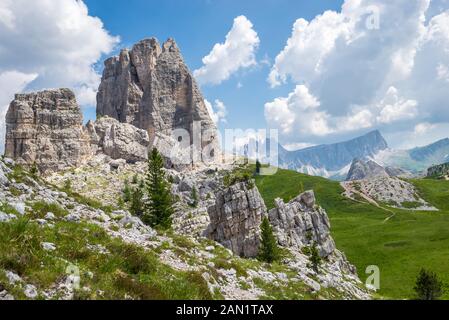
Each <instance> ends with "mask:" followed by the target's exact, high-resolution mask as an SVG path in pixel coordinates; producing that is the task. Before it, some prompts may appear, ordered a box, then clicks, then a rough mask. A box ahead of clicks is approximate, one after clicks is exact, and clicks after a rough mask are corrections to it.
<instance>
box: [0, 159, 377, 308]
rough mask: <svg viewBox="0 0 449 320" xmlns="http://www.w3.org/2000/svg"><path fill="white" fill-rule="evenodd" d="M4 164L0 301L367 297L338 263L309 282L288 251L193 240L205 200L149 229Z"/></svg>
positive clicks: (0, 176) (298, 257) (0, 165)
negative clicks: (240, 251) (253, 255)
mask: <svg viewBox="0 0 449 320" xmlns="http://www.w3.org/2000/svg"><path fill="white" fill-rule="evenodd" d="M5 161H6V162H3V161H2V160H0V300H3V299H45V300H54V299H82V300H86V299H88V300H90V299H94V300H98V299H100V300H102V299H114V300H122V299H145V300H146V299H187V300H192V299H193V300H202V299H236V300H242V299H243V300H245V299H250V300H252V299H295V300H297V299H299V300H303V299H362V298H367V297H369V296H367V295H366V293H365V291H364V289H363V286H362V284H361V283H360V282H359V281H358V279H357V277H356V275H354V274H353V273H352V271H351V272H344V273H343V271H342V273H339V272H340V271H338V269H336V266H335V265H334V263H335V264H341V263H345V260H344V259H342V258H341V257H337V256H336V257H335V259H337V260H335V261H330V260H329V262H328V261H326V262H323V263H322V264H321V266H320V274H316V273H313V271H312V270H311V269H310V268H309V262H308V257H307V256H306V255H305V254H301V253H300V252H298V251H295V250H289V251H286V252H285V257H284V258H283V259H282V261H281V262H279V263H272V264H267V263H262V262H260V261H258V260H256V259H250V258H240V257H239V256H238V255H235V254H233V252H232V251H231V250H229V249H226V248H225V247H224V246H223V245H221V244H219V243H218V242H215V241H212V240H209V239H206V238H205V237H198V236H195V235H194V232H195V231H194V227H195V224H196V225H197V226H198V223H199V224H201V223H202V222H201V221H202V220H201V219H202V218H203V216H202V215H201V213H202V210H203V209H202V207H201V206H203V205H205V204H206V203H207V202H208V200H207V199H206V200H204V201H205V202H203V201H200V205H199V208H192V207H189V206H184V202H183V201H182V200H179V201H178V203H177V208H178V209H177V213H176V217H175V219H174V220H175V221H174V226H173V229H169V230H167V231H158V230H155V229H152V228H151V227H149V226H146V225H144V224H143V223H142V221H141V220H140V219H139V218H138V217H136V216H131V215H130V213H129V212H128V211H125V210H120V209H118V208H115V205H108V206H104V205H102V202H101V201H99V200H100V199H98V198H96V199H90V198H87V197H86V196H83V195H81V194H78V193H77V192H75V191H74V190H73V189H72V187H71V186H70V185H67V184H66V185H65V186H63V187H57V186H55V185H53V184H51V183H48V182H46V181H45V180H43V179H42V178H41V177H39V176H36V175H33V174H31V173H29V172H27V171H25V170H24V169H23V168H22V167H21V166H19V165H16V164H14V163H13V162H12V161H11V160H5ZM97 172H99V170H97ZM68 174H69V175H71V174H70V173H68ZM201 174H202V173H201V172H200V173H197V176H196V178H195V180H196V181H198V180H200V179H199V178H198V177H199V176H201ZM109 175H110V176H116V173H115V172H114V171H111V172H110V173H109ZM75 177H76V176H75V175H73V178H75ZM81 180H84V178H81ZM192 181H193V180H192ZM208 181H209V182H210V178H209V180H208ZM184 183H185V181H184ZM174 186H177V185H174ZM239 186H240V185H239V184H237V185H235V186H234V189H235V188H239ZM184 187H185V184H184ZM234 189H231V188H230V189H229V190H230V191H232V190H234ZM230 191H228V192H230ZM254 192H257V189H255V188H254ZM242 195H243V196H244V197H246V196H247V195H246V194H245V193H243V194H242ZM179 196H182V194H179ZM213 202H215V201H213ZM243 211H244V209H242V210H241V212H243ZM206 224H208V219H207V221H206ZM329 259H330V258H329ZM345 267H349V264H348V263H346V266H345ZM312 273H313V274H312ZM326 281H328V282H326ZM78 285H79V286H78Z"/></svg>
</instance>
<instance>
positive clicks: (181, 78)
mask: <svg viewBox="0 0 449 320" xmlns="http://www.w3.org/2000/svg"><path fill="white" fill-rule="evenodd" d="M97 115H98V116H104V115H107V116H110V117H112V118H115V119H117V120H119V121H120V122H126V123H130V124H133V125H134V126H136V127H138V128H141V129H145V130H147V131H148V133H149V136H150V140H154V138H155V135H156V133H162V134H165V135H170V134H171V132H172V130H173V129H178V128H183V129H186V130H187V131H188V132H189V133H190V135H191V138H192V124H193V122H194V121H201V131H202V132H204V131H206V130H213V131H215V129H216V127H215V124H214V123H213V121H212V119H211V118H210V116H209V113H208V111H207V108H206V106H205V104H204V99H203V96H202V95H201V93H200V90H199V88H198V86H197V84H196V82H195V80H194V78H193V77H192V75H191V73H190V71H189V69H188V67H187V66H186V64H185V63H184V60H183V58H182V56H181V53H180V51H179V49H178V47H177V45H176V43H175V41H174V40H172V39H169V40H167V42H165V43H164V44H163V45H162V47H161V46H160V45H159V43H158V42H157V40H156V39H154V38H151V39H145V40H142V41H140V42H138V43H137V44H135V45H134V46H133V47H132V49H131V50H128V49H124V50H122V51H121V52H120V55H119V56H118V57H112V58H110V59H108V60H106V61H105V69H104V72H103V77H102V81H101V84H100V87H99V90H98V94H97ZM207 140H209V141H207ZM210 140H211V139H210V138H208V139H206V141H204V140H203V146H204V145H205V144H208V142H210Z"/></svg>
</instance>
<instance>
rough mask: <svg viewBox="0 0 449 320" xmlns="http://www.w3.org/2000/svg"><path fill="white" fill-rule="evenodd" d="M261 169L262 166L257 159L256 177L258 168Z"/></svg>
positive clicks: (258, 172) (258, 171)
mask: <svg viewBox="0 0 449 320" xmlns="http://www.w3.org/2000/svg"><path fill="white" fill-rule="evenodd" d="M261 167H262V164H261V163H260V161H259V159H257V160H256V175H259V174H260V168H261Z"/></svg>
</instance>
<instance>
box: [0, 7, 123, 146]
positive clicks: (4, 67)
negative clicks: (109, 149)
mask: <svg viewBox="0 0 449 320" xmlns="http://www.w3.org/2000/svg"><path fill="white" fill-rule="evenodd" d="M118 41H119V39H118V38H117V37H113V36H111V35H110V34H109V33H108V32H107V30H106V29H105V28H104V26H103V23H102V22H101V20H100V19H99V18H96V17H92V16H90V15H89V12H88V8H87V6H86V5H85V4H84V2H83V1H81V0H41V1H28V0H2V1H0V82H1V84H0V107H1V119H0V128H1V130H2V131H1V132H2V137H1V138H2V139H1V140H0V150H3V147H4V146H3V136H4V121H5V120H4V114H5V112H6V110H7V106H8V104H9V102H10V101H11V100H12V99H13V97H14V93H17V92H20V91H24V90H25V91H34V90H41V89H48V88H59V87H68V88H71V89H73V90H74V91H75V94H76V96H77V100H78V102H79V104H80V105H82V106H95V104H96V101H95V96H96V91H97V88H98V85H99V82H100V75H99V74H98V73H97V72H96V71H95V69H94V64H95V63H97V62H98V61H99V59H100V58H101V56H102V55H103V54H107V53H109V52H111V51H112V49H113V48H114V46H115V45H116V44H117V43H118Z"/></svg>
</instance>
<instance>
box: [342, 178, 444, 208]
mask: <svg viewBox="0 0 449 320" xmlns="http://www.w3.org/2000/svg"><path fill="white" fill-rule="evenodd" d="M341 185H342V187H343V188H344V189H345V192H344V195H345V196H346V197H348V198H351V199H353V200H362V201H367V202H370V203H372V204H374V205H387V206H390V207H394V208H400V209H407V210H419V211H437V210H438V209H436V208H435V207H433V206H432V205H430V204H429V203H427V202H426V201H425V200H424V199H422V198H421V197H420V196H419V194H418V192H417V190H416V188H415V187H414V186H413V185H412V184H410V183H408V182H407V181H405V180H402V179H400V178H394V177H377V178H372V179H364V180H356V181H345V182H342V183H341Z"/></svg>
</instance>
